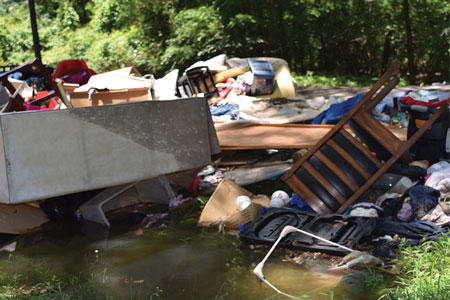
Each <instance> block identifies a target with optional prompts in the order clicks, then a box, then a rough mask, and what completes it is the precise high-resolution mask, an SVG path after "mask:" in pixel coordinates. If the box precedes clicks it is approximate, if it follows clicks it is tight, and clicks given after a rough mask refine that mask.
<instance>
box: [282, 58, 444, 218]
mask: <svg viewBox="0 0 450 300" xmlns="http://www.w3.org/2000/svg"><path fill="white" fill-rule="evenodd" d="M399 65H400V63H399V62H398V61H395V62H394V63H393V64H392V65H391V67H390V68H389V69H388V70H387V71H386V73H385V74H384V75H383V76H382V77H381V78H380V79H379V80H378V82H377V83H376V84H375V85H374V86H373V87H372V89H371V90H370V91H369V92H368V93H367V94H366V95H365V96H364V98H363V99H361V101H360V102H359V103H358V104H357V105H355V107H354V108H353V109H352V110H351V111H350V112H349V113H348V114H347V115H346V116H345V117H344V118H343V119H342V120H341V121H339V123H338V124H336V125H335V126H334V127H333V128H332V129H331V130H330V131H329V132H328V133H327V134H326V135H325V136H324V137H323V138H322V139H321V140H320V141H319V142H318V143H317V144H316V145H315V146H314V147H312V148H311V150H310V151H308V152H307V153H306V154H305V155H304V156H303V157H302V158H301V159H300V160H299V161H298V162H297V163H296V164H295V165H294V166H293V167H292V168H291V169H290V170H289V171H288V172H287V173H286V174H285V175H284V176H283V177H282V179H283V180H284V181H285V182H286V183H287V184H288V185H289V186H290V187H291V188H292V189H293V190H294V192H295V193H297V194H298V195H299V196H300V197H301V198H302V199H303V200H304V201H305V202H306V203H308V204H309V206H311V207H312V208H313V209H314V210H315V211H316V212H317V213H319V214H323V213H342V212H343V211H344V210H345V209H346V208H347V207H348V206H350V205H351V204H352V203H353V202H354V201H356V200H357V199H358V198H359V197H360V196H361V195H362V194H363V193H364V192H365V191H366V190H367V189H368V188H369V187H370V186H371V185H372V184H373V183H374V182H375V181H376V180H377V179H378V178H379V177H380V176H381V175H382V174H383V173H385V172H386V171H387V170H388V169H389V168H390V167H391V166H392V165H393V164H394V163H395V162H396V161H397V160H398V159H400V158H402V159H403V160H404V161H405V162H407V161H408V160H409V159H410V156H409V152H408V150H409V148H410V147H411V146H412V145H413V144H414V143H415V142H416V141H417V140H418V139H419V138H420V137H421V136H422V134H424V133H425V131H426V130H427V129H428V128H429V127H431V125H432V124H433V123H434V122H435V121H436V119H437V118H438V117H439V116H440V115H441V114H442V113H443V112H444V111H446V109H447V107H448V103H446V104H445V105H442V106H441V108H440V109H439V110H438V111H437V112H436V113H434V114H433V116H432V117H431V118H430V119H429V120H428V121H427V122H426V123H425V125H424V126H422V127H421V128H420V129H419V130H418V131H417V132H416V133H415V134H414V135H413V136H412V137H411V138H410V139H409V140H407V141H406V142H403V141H401V140H399V139H398V138H397V137H396V136H395V135H394V134H392V132H390V130H388V129H387V128H386V127H385V126H384V125H382V124H381V123H380V122H378V121H377V120H376V119H375V118H374V117H373V116H372V115H371V114H370V111H371V110H372V109H373V108H374V107H375V106H376V104H378V103H379V102H380V101H381V100H382V99H383V98H384V97H385V96H386V95H387V94H388V93H389V92H390V91H391V90H392V89H393V88H394V87H395V85H396V84H397V83H398V81H399V79H398V77H397V76H396V71H397V69H398V67H399ZM347 123H348V124H349V125H350V127H351V129H352V131H353V132H354V133H356V135H357V136H356V137H355V136H353V135H351V134H349V133H348V131H346V130H345V129H344V125H345V124H347Z"/></svg>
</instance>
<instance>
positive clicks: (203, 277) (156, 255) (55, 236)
mask: <svg viewBox="0 0 450 300" xmlns="http://www.w3.org/2000/svg"><path fill="white" fill-rule="evenodd" d="M113 229H114V227H113ZM128 229H129V228H128ZM17 245H18V246H17V249H16V251H15V252H13V256H14V257H15V267H14V268H15V270H16V271H20V269H21V268H28V269H30V268H34V267H35V266H40V267H44V268H46V269H48V270H51V272H54V273H55V274H58V277H62V278H64V277H67V278H70V276H72V275H73V274H77V273H79V272H90V273H91V274H92V276H93V277H94V279H95V280H96V281H97V282H99V284H98V285H97V289H98V292H100V293H101V294H105V295H108V296H112V297H114V299H136V300H140V299H146V300H147V299H165V300H170V299H174V300H175V299H186V300H188V299H192V300H202V299H249V300H251V299H261V300H262V299H289V298H288V297H286V296H281V295H278V294H277V293H276V292H275V291H274V290H272V289H271V288H270V287H268V286H267V285H265V284H264V283H261V284H260V283H259V282H258V281H257V280H256V277H255V276H254V275H253V274H252V270H253V268H254V267H255V266H256V265H257V264H258V263H259V262H260V261H261V260H262V258H263V257H264V256H265V255H266V253H267V251H268V249H267V248H262V249H259V248H257V249H258V250H251V249H250V248H249V247H248V245H245V244H243V243H242V242H240V240H239V239H238V238H237V236H236V235H230V234H223V233H218V231H217V229H205V228H199V227H197V226H196V216H194V217H189V216H182V215H178V216H169V218H168V219H166V220H163V221H160V222H159V223H156V224H154V225H152V226H151V227H150V228H148V229H144V230H141V229H139V228H137V229H136V228H134V229H133V230H132V231H127V232H124V231H123V230H116V232H114V231H113V230H111V232H109V233H108V234H106V233H100V234H97V233H96V232H95V231H94V230H91V229H87V230H79V228H76V229H73V228H72V229H67V228H60V229H58V230H53V231H47V232H41V233H37V234H33V235H28V236H24V237H21V238H20V239H19V240H18V243H17ZM5 257H6V254H5V253H1V259H5ZM285 257H286V252H285V251H284V250H276V251H275V252H274V253H273V254H272V256H271V257H270V258H269V260H268V261H267V262H266V264H265V267H264V275H265V277H266V279H267V280H268V281H270V282H271V283H272V284H273V285H275V286H276V287H277V288H278V289H280V290H281V291H283V292H285V293H288V294H291V295H294V296H296V297H299V299H349V300H358V299H364V300H369V299H371V297H370V295H367V293H366V292H363V291H362V290H360V289H358V288H357V287H352V288H350V289H349V288H348V286H346V285H343V284H342V281H344V277H343V274H332V273H328V272H327V271H326V268H322V271H314V272H313V271H309V270H308V269H305V268H304V267H301V266H299V265H296V264H294V263H291V262H287V261H285V260H284V258H285ZM340 282H341V283H340ZM100 283H101V284H100ZM330 293H331V294H334V295H333V296H332V297H330ZM326 294H328V295H326ZM372 299H375V297H373V298H372Z"/></svg>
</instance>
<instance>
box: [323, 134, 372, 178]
mask: <svg viewBox="0 0 450 300" xmlns="http://www.w3.org/2000/svg"><path fill="white" fill-rule="evenodd" d="M327 145H329V146H330V147H331V148H333V149H334V150H335V151H336V152H337V153H338V154H339V155H340V156H341V157H342V158H344V159H345V160H346V161H347V162H348V163H349V164H350V165H351V166H352V167H353V168H354V169H355V170H356V171H358V173H359V174H361V176H362V177H364V179H365V180H367V179H369V178H370V174H369V173H367V171H366V170H364V168H362V167H361V166H360V165H359V164H358V163H357V162H356V161H355V160H354V159H353V158H352V157H351V156H350V154H348V153H347V151H345V150H344V149H342V148H341V147H340V146H339V145H338V144H336V143H335V142H334V141H333V140H329V141H328V143H327Z"/></svg>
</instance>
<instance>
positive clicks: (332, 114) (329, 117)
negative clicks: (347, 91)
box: [311, 94, 364, 124]
mask: <svg viewBox="0 0 450 300" xmlns="http://www.w3.org/2000/svg"><path fill="white" fill-rule="evenodd" d="M363 97H364V94H359V95H356V96H354V97H352V98H349V99H347V100H345V101H344V102H340V103H335V104H332V105H331V106H330V108H329V109H327V110H325V111H323V112H321V113H320V114H319V115H318V116H317V117H315V118H314V120H312V121H311V124H337V123H338V122H339V121H340V120H341V119H342V118H343V117H344V116H345V115H346V114H347V113H348V112H349V111H350V110H351V109H352V108H353V107H354V106H355V105H356V104H357V103H358V102H359V101H360V100H361V99H362V98H363Z"/></svg>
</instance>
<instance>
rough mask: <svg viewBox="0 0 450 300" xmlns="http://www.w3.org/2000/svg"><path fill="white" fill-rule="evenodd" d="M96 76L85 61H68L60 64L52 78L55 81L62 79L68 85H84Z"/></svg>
mask: <svg viewBox="0 0 450 300" xmlns="http://www.w3.org/2000/svg"><path fill="white" fill-rule="evenodd" d="M95 74H96V73H95V72H94V71H93V70H91V69H89V68H88V66H87V65H86V62H85V61H84V60H82V59H66V60H62V61H60V62H59V63H58V65H57V66H56V70H55V72H53V74H52V78H53V79H54V80H55V79H57V78H60V79H62V80H63V81H64V82H67V83H77V84H79V85H83V84H86V83H87V82H88V80H89V78H90V77H91V76H92V75H95Z"/></svg>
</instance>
